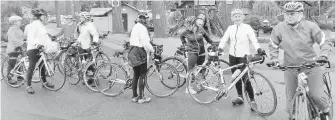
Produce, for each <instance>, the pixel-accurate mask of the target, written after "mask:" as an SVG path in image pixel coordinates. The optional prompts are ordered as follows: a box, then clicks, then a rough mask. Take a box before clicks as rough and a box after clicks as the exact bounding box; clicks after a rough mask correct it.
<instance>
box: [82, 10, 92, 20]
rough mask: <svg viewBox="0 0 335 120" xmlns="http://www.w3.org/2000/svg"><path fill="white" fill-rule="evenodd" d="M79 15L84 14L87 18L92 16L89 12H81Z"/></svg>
mask: <svg viewBox="0 0 335 120" xmlns="http://www.w3.org/2000/svg"><path fill="white" fill-rule="evenodd" d="M79 16H83V17H84V18H86V19H90V18H91V14H90V13H89V12H81V13H80V14H79Z"/></svg>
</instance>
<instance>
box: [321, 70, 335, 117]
mask: <svg viewBox="0 0 335 120" xmlns="http://www.w3.org/2000/svg"><path fill="white" fill-rule="evenodd" d="M323 82H324V84H325V87H326V89H325V92H326V93H327V95H328V97H329V100H330V104H331V109H330V112H329V113H330V117H331V118H333V116H334V108H333V106H334V104H333V97H332V82H331V79H330V75H329V72H326V73H324V74H323Z"/></svg>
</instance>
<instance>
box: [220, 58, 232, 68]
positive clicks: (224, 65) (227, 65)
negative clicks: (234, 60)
mask: <svg viewBox="0 0 335 120" xmlns="http://www.w3.org/2000/svg"><path fill="white" fill-rule="evenodd" d="M217 65H218V66H220V68H228V67H230V64H229V62H228V61H226V60H223V59H219V63H218V64H217Z"/></svg>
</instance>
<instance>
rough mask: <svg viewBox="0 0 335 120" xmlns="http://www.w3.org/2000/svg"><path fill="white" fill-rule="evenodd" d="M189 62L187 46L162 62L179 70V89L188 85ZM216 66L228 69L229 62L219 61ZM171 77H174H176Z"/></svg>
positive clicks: (180, 48) (178, 49)
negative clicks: (180, 79)
mask: <svg viewBox="0 0 335 120" xmlns="http://www.w3.org/2000/svg"><path fill="white" fill-rule="evenodd" d="M187 61H188V58H187V50H186V49H185V46H183V45H182V46H180V47H178V48H177V50H176V52H175V54H174V56H171V57H167V58H164V59H163V60H162V62H167V63H169V64H172V65H173V66H175V67H176V68H177V70H178V72H179V75H180V78H182V81H181V84H180V86H179V88H180V87H182V86H184V85H185V83H186V77H187V72H188V70H187ZM216 65H220V67H227V66H229V62H227V61H226V60H223V59H219V60H218V61H217V64H216ZM170 77H174V75H172V76H170ZM167 87H170V86H167Z"/></svg>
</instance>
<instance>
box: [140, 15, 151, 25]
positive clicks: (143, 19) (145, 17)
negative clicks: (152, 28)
mask: <svg viewBox="0 0 335 120" xmlns="http://www.w3.org/2000/svg"><path fill="white" fill-rule="evenodd" d="M148 18H149V16H147V15H144V14H141V15H139V16H138V21H137V22H139V23H142V24H147V19H148Z"/></svg>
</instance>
